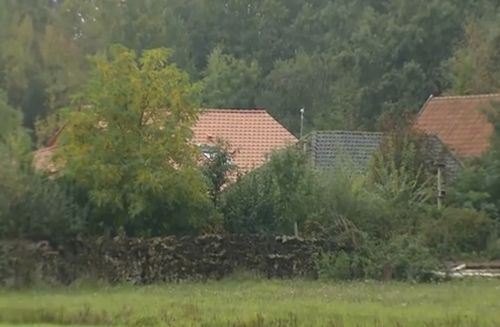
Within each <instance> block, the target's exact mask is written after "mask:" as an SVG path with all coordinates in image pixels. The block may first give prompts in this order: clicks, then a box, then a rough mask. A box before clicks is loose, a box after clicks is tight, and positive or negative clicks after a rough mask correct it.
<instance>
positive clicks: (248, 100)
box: [203, 48, 260, 108]
mask: <svg viewBox="0 0 500 327" xmlns="http://www.w3.org/2000/svg"><path fill="white" fill-rule="evenodd" d="M204 76H205V77H204V78H203V83H204V91H203V105H204V106H206V107H208V108H220V107H222V108H245V107H246V108H250V107H255V95H256V94H257V89H258V87H259V79H260V69H259V66H258V64H257V62H255V61H253V62H250V63H247V62H246V61H245V60H242V59H236V58H235V57H233V56H231V55H228V54H224V53H223V52H222V50H221V49H220V48H216V49H214V50H213V51H212V52H211V53H210V56H209V57H208V63H207V68H206V71H205V73H204Z"/></svg>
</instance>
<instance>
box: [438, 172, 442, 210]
mask: <svg viewBox="0 0 500 327" xmlns="http://www.w3.org/2000/svg"><path fill="white" fill-rule="evenodd" d="M441 179H442V178H441V165H438V167H437V191H438V194H437V207H438V210H441V207H442V197H443V186H442V181H441Z"/></svg>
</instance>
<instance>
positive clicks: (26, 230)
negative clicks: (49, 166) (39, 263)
mask: <svg viewBox="0 0 500 327" xmlns="http://www.w3.org/2000/svg"><path fill="white" fill-rule="evenodd" d="M27 180H28V184H27V188H26V191H25V192H24V193H23V195H22V196H21V198H20V201H19V202H18V203H17V204H15V205H14V206H13V207H12V208H11V211H10V213H9V214H7V215H4V216H2V217H1V220H2V221H1V223H0V226H1V227H0V230H1V234H2V236H3V237H4V238H24V239H30V240H35V241H39V240H47V241H51V242H55V243H58V242H63V241H64V240H67V239H69V238H73V237H75V236H76V235H78V234H80V233H83V232H84V231H85V227H86V223H87V220H88V213H89V211H88V209H87V208H84V207H81V206H80V205H79V204H77V202H76V199H75V197H74V193H73V190H72V189H71V187H69V186H67V185H63V184H62V183H60V182H57V181H55V180H51V179H47V178H44V177H41V176H30V177H29V178H28V179H27Z"/></svg>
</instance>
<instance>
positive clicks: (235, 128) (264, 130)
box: [34, 108, 298, 173]
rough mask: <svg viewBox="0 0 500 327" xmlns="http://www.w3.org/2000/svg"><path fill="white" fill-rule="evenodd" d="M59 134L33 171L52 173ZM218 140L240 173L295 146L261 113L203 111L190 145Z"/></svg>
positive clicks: (38, 155) (37, 156) (286, 133)
mask: <svg viewBox="0 0 500 327" xmlns="http://www.w3.org/2000/svg"><path fill="white" fill-rule="evenodd" d="M60 132H61V131H59V132H58V133H57V134H56V135H55V136H54V137H53V138H52V140H51V141H50V142H49V144H48V145H47V146H46V147H44V148H41V149H39V150H38V151H37V152H36V153H35V162H34V164H35V167H36V168H37V169H39V170H48V171H49V172H54V171H55V167H54V165H53V163H52V162H51V157H52V155H53V153H54V150H55V148H56V147H57V137H58V135H59V134H60ZM218 140H223V141H224V142H225V143H227V144H228V146H229V149H230V151H231V153H232V160H233V162H234V164H235V165H236V166H237V167H238V170H239V171H240V172H241V173H245V172H248V171H250V170H252V169H254V168H257V167H259V166H261V165H263V164H264V163H265V162H266V160H267V158H268V157H269V155H270V154H271V152H273V151H274V150H279V149H282V148H285V147H287V146H289V145H292V144H295V143H297V142H298V140H297V138H296V137H295V136H294V135H293V134H291V133H290V132H289V131H288V130H287V129H286V128H285V127H283V125H281V124H280V123H279V122H278V121H277V120H275V119H274V118H273V117H272V116H271V115H270V114H269V113H268V112H267V111H266V110H265V109H261V108H256V109H203V110H202V111H201V113H200V114H199V116H198V121H197V122H196V124H195V125H194V126H193V140H192V141H193V142H194V143H195V144H196V145H198V146H200V148H201V149H202V150H203V149H207V146H208V147H210V146H213V145H215V144H216V143H217V142H218Z"/></svg>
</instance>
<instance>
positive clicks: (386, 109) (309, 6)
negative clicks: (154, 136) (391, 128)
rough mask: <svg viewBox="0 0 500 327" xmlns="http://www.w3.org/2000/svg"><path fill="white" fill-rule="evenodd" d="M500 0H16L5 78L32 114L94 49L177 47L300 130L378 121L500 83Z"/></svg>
mask: <svg viewBox="0 0 500 327" xmlns="http://www.w3.org/2000/svg"><path fill="white" fill-rule="evenodd" d="M499 13H500V11H499V8H498V4H497V3H496V2H495V1H492V0H477V1H465V0H460V1H455V0H432V1H427V2H426V5H425V6H422V5H419V4H418V3H416V2H415V1H411V0H383V1H377V2H373V1H370V0H335V1H330V0H314V1H312V0H307V1H298V0H220V1H211V2H207V1H200V0H189V1H186V0H148V1H132V0H125V1H122V0H111V1H103V0H89V1H79V0H58V1H49V0H46V1H37V2H36V3H32V2H29V1H14V0H5V1H2V2H1V3H0V46H1V47H2V49H3V51H2V53H1V54H0V72H1V73H0V87H1V88H3V89H4V90H6V92H7V95H8V101H9V104H10V105H12V106H13V107H15V108H20V109H21V110H22V111H23V113H24V121H25V125H26V126H28V127H32V126H33V123H34V122H35V121H36V120H37V119H39V118H44V117H46V116H47V115H48V114H50V113H53V112H54V111H56V110H58V109H59V108H61V107H66V106H67V105H68V104H69V103H70V101H71V95H72V94H73V93H74V92H75V90H77V89H78V88H79V86H80V85H82V84H84V83H85V81H87V80H88V79H89V78H91V76H90V75H89V71H90V70H89V61H88V59H87V58H88V57H89V56H94V55H97V54H103V53H105V52H106V51H107V49H108V47H109V46H110V45H112V44H117V43H119V44H123V45H124V46H126V47H128V48H131V49H134V50H135V51H137V52H138V53H140V52H142V51H144V50H147V49H152V48H158V47H166V48H170V49H172V54H171V59H172V62H173V63H175V64H176V65H177V66H178V67H179V68H181V69H183V70H185V71H187V72H188V73H189V75H190V77H191V79H192V80H195V81H198V80H203V81H204V84H205V87H206V90H205V92H204V93H203V95H204V96H203V103H202V104H203V105H205V106H220V107H241V106H245V107H247V106H260V107H266V108H268V109H269V110H270V111H271V112H272V113H273V114H274V115H275V116H276V117H277V118H278V119H279V120H280V121H282V122H283V123H284V124H285V125H286V126H287V127H288V128H290V129H291V130H292V131H294V132H298V129H299V115H298V109H299V108H302V107H306V109H307V115H306V118H307V119H306V128H307V129H334V128H340V127H342V128H344V129H345V128H349V129H357V128H361V129H377V128H378V126H379V123H380V121H382V120H383V119H384V116H385V115H386V114H391V113H401V112H410V113H414V112H416V111H417V110H418V108H419V107H420V106H421V104H422V103H423V102H424V101H425V100H426V99H427V98H428V96H429V95H430V94H431V93H432V94H434V95H439V94H441V93H455V94H461V93H476V92H481V93H482V92H495V91H498V87H499V85H500V84H499V82H498V78H499V77H498V76H497V75H498V74H497V70H498V60H497V58H496V56H497V55H496V53H497V52H498V51H497V48H498V47H497V43H498V42H497V41H498V40H497V39H498V35H497V34H498V33H499V32H498V31H499V29H498V27H497V24H496V21H497V17H498V15H499Z"/></svg>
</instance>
